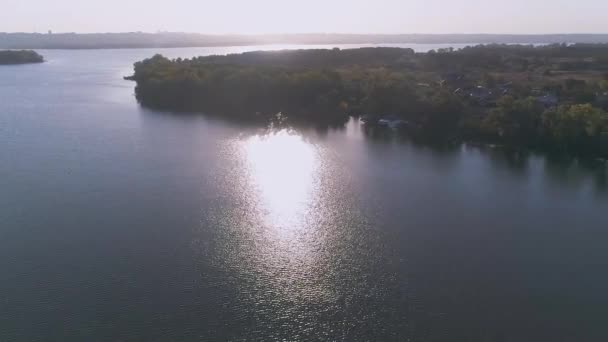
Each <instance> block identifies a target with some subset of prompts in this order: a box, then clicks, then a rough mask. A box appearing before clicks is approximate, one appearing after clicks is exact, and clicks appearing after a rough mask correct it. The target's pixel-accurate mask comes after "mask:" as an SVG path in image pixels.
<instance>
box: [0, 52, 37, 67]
mask: <svg viewBox="0 0 608 342" xmlns="http://www.w3.org/2000/svg"><path fill="white" fill-rule="evenodd" d="M42 62H44V58H43V57H42V56H41V55H39V54H38V53H36V52H35V51H31V50H19V51H17V50H6V51H0V65H7V64H28V63H42Z"/></svg>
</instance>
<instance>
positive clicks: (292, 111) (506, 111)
mask: <svg viewBox="0 0 608 342" xmlns="http://www.w3.org/2000/svg"><path fill="white" fill-rule="evenodd" d="M129 79H132V80H134V81H136V82H137V86H136V97H137V99H138V101H139V102H140V103H141V104H142V105H144V106H148V107H152V108H158V109H163V110H170V111H184V112H192V111H194V112H206V113H214V114H217V115H223V116H227V117H232V118H236V119H239V120H271V119H272V118H274V117H276V115H277V113H281V117H283V118H286V119H287V120H289V121H291V122H294V123H297V122H301V123H302V122H303V123H312V124H340V123H344V122H346V121H347V120H348V118H349V117H350V116H359V117H361V118H362V120H363V121H364V122H366V124H368V125H376V126H390V127H391V128H394V129H396V130H398V131H401V132H404V133H405V134H408V135H409V136H411V137H412V138H415V139H419V140H424V141H429V142H454V141H477V142H486V143H493V144H504V145H510V146H521V147H530V148H538V149H545V150H552V151H556V152H560V153H567V154H574V155H585V156H594V157H603V158H606V157H608V113H607V112H606V110H608V44H574V45H565V44H555V45H545V46H536V47H535V46H531V45H479V46H473V47H467V48H464V49H460V50H454V49H442V50H436V51H435V50H433V51H430V52H428V53H415V52H414V51H413V50H411V49H402V48H361V49H349V50H340V49H332V50H294V51H274V52H248V53H243V54H234V55H227V56H207V57H198V58H192V59H174V60H170V59H167V58H165V57H163V56H161V55H156V56H154V57H152V58H150V59H146V60H144V61H141V62H138V63H136V64H135V73H134V75H133V76H131V77H129Z"/></svg>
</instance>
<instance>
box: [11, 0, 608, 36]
mask: <svg viewBox="0 0 608 342" xmlns="http://www.w3.org/2000/svg"><path fill="white" fill-rule="evenodd" d="M0 8H1V9H2V11H1V12H0V32H46V31H48V30H53V31H54V32H133V31H144V32H156V31H172V32H200V33H210V34H226V33H249V34H259V33H321V32H323V33H536V34H538V33H608V20H606V17H607V15H608V0H460V1H455V0H373V1H372V0H305V1H289V0H222V1H206V0H204V1H203V0H103V1H102V0H0Z"/></svg>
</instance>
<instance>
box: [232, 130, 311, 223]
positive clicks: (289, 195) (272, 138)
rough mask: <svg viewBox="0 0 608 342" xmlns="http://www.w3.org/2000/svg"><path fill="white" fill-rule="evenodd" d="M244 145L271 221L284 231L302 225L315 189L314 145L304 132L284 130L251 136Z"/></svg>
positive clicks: (265, 212)
mask: <svg viewBox="0 0 608 342" xmlns="http://www.w3.org/2000/svg"><path fill="white" fill-rule="evenodd" d="M244 149H245V153H246V158H247V162H248V164H249V173H250V178H251V181H252V183H253V185H254V187H255V188H256V190H258V192H259V194H260V197H261V198H260V199H261V202H262V204H263V207H264V209H263V210H264V214H265V216H266V218H267V220H268V223H270V224H272V225H273V226H276V227H280V228H281V229H280V230H281V231H290V230H294V229H297V228H298V227H301V226H302V225H303V220H304V215H305V214H306V210H307V205H308V204H309V203H310V202H311V197H312V194H313V191H314V182H315V180H314V178H315V170H316V168H317V156H316V152H315V149H314V147H313V146H312V145H311V144H310V143H308V142H306V141H304V139H302V137H301V136H300V135H297V134H295V133H294V132H291V131H287V130H282V131H279V132H276V133H272V134H268V135H256V136H253V137H251V138H249V139H248V140H247V141H246V142H245V144H244Z"/></svg>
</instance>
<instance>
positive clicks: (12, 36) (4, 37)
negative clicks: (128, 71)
mask: <svg viewBox="0 0 608 342" xmlns="http://www.w3.org/2000/svg"><path fill="white" fill-rule="evenodd" d="M555 43H589V44H602V43H603V44H608V34H546V35H543V34H540V35H539V34H530V35H522V34H520V35H514V34H274V35H206V34H198V33H170V32H167V33H143V32H131V33H84V34H82V33H58V34H56V33H48V34H42V33H0V49H45V50H46V49H48V50H60V49H61V50H72V49H74V50H93V49H146V48H195V47H227V46H250V45H328V44H340V45H342V44H442V45H443V44H458V45H461V44H555Z"/></svg>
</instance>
